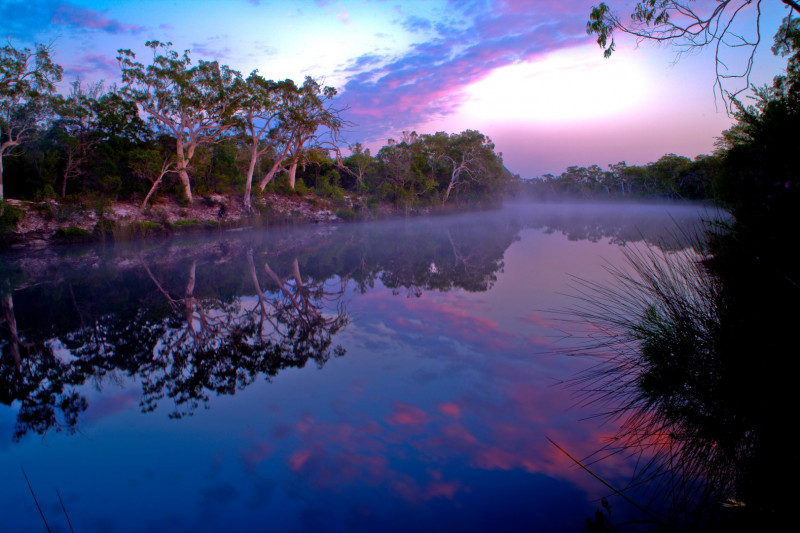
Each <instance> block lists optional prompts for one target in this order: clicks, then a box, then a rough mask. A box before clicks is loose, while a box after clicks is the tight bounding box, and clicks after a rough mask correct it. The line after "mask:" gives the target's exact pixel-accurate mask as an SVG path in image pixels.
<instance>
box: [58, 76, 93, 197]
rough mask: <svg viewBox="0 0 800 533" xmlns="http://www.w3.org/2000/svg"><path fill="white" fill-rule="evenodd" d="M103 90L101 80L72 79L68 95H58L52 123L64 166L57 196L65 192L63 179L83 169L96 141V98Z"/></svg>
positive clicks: (73, 177) (65, 193) (65, 179)
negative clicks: (85, 82)
mask: <svg viewBox="0 0 800 533" xmlns="http://www.w3.org/2000/svg"><path fill="white" fill-rule="evenodd" d="M102 90H103V85H102V84H101V83H96V84H91V85H83V84H82V83H81V82H80V80H77V81H75V82H73V84H72V89H71V90H70V93H69V95H68V96H67V97H66V98H65V97H62V96H61V95H58V96H56V97H55V99H54V108H55V113H56V116H57V117H58V118H57V119H56V122H55V126H56V128H57V130H58V132H59V133H60V135H59V137H58V144H59V145H61V147H62V148H63V150H64V155H65V159H66V161H65V166H64V175H63V177H62V182H61V197H62V198H64V197H65V196H66V195H67V181H69V180H71V179H75V178H77V177H80V176H81V175H83V174H84V173H85V172H86V164H87V162H88V159H89V156H90V155H91V151H92V147H93V146H94V145H95V144H96V143H97V141H98V140H99V137H98V134H97V133H98V132H97V127H96V126H97V118H98V117H97V111H98V106H97V100H98V98H99V95H100V93H101V92H102Z"/></svg>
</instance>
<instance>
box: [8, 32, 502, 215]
mask: <svg viewBox="0 0 800 533" xmlns="http://www.w3.org/2000/svg"><path fill="white" fill-rule="evenodd" d="M146 46H147V47H148V48H149V50H150V51H151V52H152V56H151V57H148V61H145V62H140V61H138V59H137V56H136V54H134V53H133V52H132V51H130V50H119V52H118V56H117V59H118V61H119V64H120V67H121V80H120V83H119V84H113V85H110V86H106V85H104V84H102V83H96V84H86V83H84V82H81V81H80V80H77V81H75V82H73V83H72V84H71V86H70V90H69V92H68V94H66V95H62V94H58V93H57V90H56V85H57V84H58V82H60V81H61V79H62V75H63V69H62V67H61V66H59V65H57V64H56V63H54V62H53V61H52V59H51V55H52V50H51V49H50V48H48V47H46V46H43V45H37V46H36V47H35V49H34V50H30V49H28V48H16V47H14V46H13V45H12V44H10V43H9V44H7V45H5V46H4V47H2V48H0V201H2V200H4V198H6V197H13V198H17V199H26V200H44V199H48V198H60V199H64V200H69V199H76V198H82V199H86V198H90V197H91V198H96V199H99V200H100V201H106V202H114V201H118V200H135V201H137V202H139V203H140V204H141V208H142V209H144V208H146V206H147V205H148V204H149V203H150V202H152V201H153V200H155V199H156V198H157V197H158V196H164V195H167V196H171V197H175V198H178V199H179V200H180V201H182V202H187V203H191V202H193V200H194V196H195V195H197V194H200V195H208V194H241V195H242V202H243V203H244V206H245V207H246V208H247V209H250V208H251V206H252V199H253V197H254V195H258V194H260V193H263V192H264V191H283V192H285V193H291V194H304V193H310V192H314V193H316V194H318V195H320V196H324V197H328V198H330V199H332V200H337V199H340V198H342V197H343V196H344V195H345V194H355V195H364V196H366V197H367V198H368V202H373V203H377V202H389V203H391V204H393V205H395V206H398V207H408V206H413V205H433V204H441V203H448V202H449V203H453V202H458V203H464V202H476V201H486V200H494V199H497V198H499V197H501V196H502V194H504V193H505V191H506V188H507V186H508V184H509V183H512V182H513V181H514V180H515V179H516V176H513V175H511V174H510V173H509V172H508V171H507V170H506V169H505V168H504V167H503V163H502V156H501V154H498V153H496V152H495V150H494V145H493V144H492V142H491V141H490V140H489V139H488V138H487V137H486V136H484V135H483V134H481V133H479V132H477V131H472V130H468V131H465V132H463V133H460V134H447V133H444V132H439V133H436V134H434V135H417V134H416V133H407V132H404V133H403V135H402V138H401V139H400V140H399V141H395V140H389V142H388V144H387V145H386V146H384V147H383V148H381V149H380V150H379V151H378V153H377V154H375V155H374V156H373V155H372V154H371V153H370V150H369V149H366V148H364V147H363V145H361V144H360V143H356V144H354V145H351V146H349V147H347V148H349V150H343V148H345V147H344V146H343V142H342V132H343V129H344V128H346V127H349V126H351V124H349V123H348V122H347V121H346V120H345V118H344V113H345V111H346V110H345V109H342V108H340V107H337V106H336V103H335V100H334V99H335V96H336V89H334V88H333V87H328V86H323V85H322V84H320V83H319V82H318V81H317V80H314V79H313V78H311V77H306V79H305V80H304V82H303V83H302V85H297V84H295V82H294V81H292V80H290V79H287V80H283V81H273V80H268V79H265V78H264V77H262V76H261V75H260V74H259V73H258V72H257V71H253V72H252V73H251V74H250V75H249V76H248V77H246V78H245V77H243V76H242V75H241V73H239V72H237V71H235V70H233V69H231V68H229V67H228V66H225V65H221V64H219V63H218V62H216V61H202V60H201V61H198V62H197V63H193V62H192V60H191V58H190V57H189V51H188V50H187V51H185V52H183V53H182V54H180V53H178V52H177V51H175V50H173V49H172V48H171V43H162V42H159V41H149V42H147V43H146ZM343 152H344V153H343ZM348 152H349V155H346V154H348ZM12 156H15V157H12Z"/></svg>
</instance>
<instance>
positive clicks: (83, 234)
mask: <svg viewBox="0 0 800 533" xmlns="http://www.w3.org/2000/svg"><path fill="white" fill-rule="evenodd" d="M53 238H54V239H56V240H58V241H61V242H86V241H90V240H92V232H91V231H89V230H86V229H83V228H79V227H76V226H67V227H65V228H58V229H57V230H56V232H55V234H54V235H53Z"/></svg>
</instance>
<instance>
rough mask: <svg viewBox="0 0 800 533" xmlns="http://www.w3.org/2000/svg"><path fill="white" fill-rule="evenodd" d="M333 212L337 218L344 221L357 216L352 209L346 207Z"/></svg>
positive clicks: (351, 219)
mask: <svg viewBox="0 0 800 533" xmlns="http://www.w3.org/2000/svg"><path fill="white" fill-rule="evenodd" d="M335 214H336V217H337V218H339V219H341V220H344V221H345V222H350V221H353V220H355V219H356V218H358V214H357V213H356V212H355V211H353V210H352V209H348V208H343V209H337V210H336V213H335Z"/></svg>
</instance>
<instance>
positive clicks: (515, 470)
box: [0, 204, 707, 531]
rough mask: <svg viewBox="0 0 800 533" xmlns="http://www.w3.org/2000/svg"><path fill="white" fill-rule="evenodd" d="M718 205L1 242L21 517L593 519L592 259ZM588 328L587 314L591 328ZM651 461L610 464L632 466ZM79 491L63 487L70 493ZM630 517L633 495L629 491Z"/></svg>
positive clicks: (523, 208)
mask: <svg viewBox="0 0 800 533" xmlns="http://www.w3.org/2000/svg"><path fill="white" fill-rule="evenodd" d="M703 216H707V213H706V211H705V210H704V209H703V208H698V207H691V206H676V205H669V206H667V205H650V206H635V205H625V206H620V205H607V206H587V205H582V206H547V205H533V204H531V205H522V204H518V205H511V206H507V207H506V208H505V209H504V210H502V211H499V212H492V213H484V214H478V215H470V216H452V217H435V218H420V219H412V220H408V221H402V222H385V223H384V222H379V223H370V224H359V225H355V224H353V225H341V226H324V227H303V228H296V229H285V228H284V229H274V230H265V231H260V232H226V233H222V234H218V235H214V236H204V237H202V238H201V237H196V238H188V239H175V240H169V241H163V242H148V243H139V244H137V245H130V246H106V247H97V248H74V249H73V248H69V249H59V250H56V251H39V252H28V253H26V254H23V255H19V254H17V255H14V254H7V255H5V256H2V257H0V294H2V297H3V301H2V316H0V335H2V337H0V343H2V344H1V345H2V359H0V394H2V404H0V468H2V472H3V476H2V480H1V481H0V513H2V516H3V517H4V518H3V523H4V525H3V529H4V530H7V531H42V530H44V522H43V520H42V518H41V516H40V515H39V512H38V510H37V508H36V504H35V502H34V500H33V497H32V496H31V493H30V491H29V489H28V486H27V484H26V480H25V477H24V476H23V470H22V469H24V471H25V472H26V473H27V476H28V479H29V480H30V483H31V486H32V487H33V490H34V491H35V494H36V496H37V498H38V501H39V504H40V505H41V507H42V512H43V513H44V516H45V519H46V520H47V522H48V524H49V526H50V528H51V529H52V530H53V531H68V530H69V526H68V524H67V519H66V517H65V513H64V511H63V510H62V507H61V503H60V502H59V496H58V494H60V496H61V499H62V500H63V504H64V507H65V508H66V510H67V513H68V516H69V519H70V520H71V522H72V525H73V527H74V528H75V531H143V530H150V531H219V530H272V531H407V530H410V529H412V528H413V529H418V530H425V531H436V530H445V529H446V530H448V531H531V530H535V531H583V530H584V520H585V519H586V518H587V517H590V516H592V515H593V514H594V511H595V509H597V508H598V505H599V499H600V498H601V497H604V496H606V495H607V494H608V489H606V488H605V487H603V486H602V485H601V484H600V483H598V482H597V481H595V480H594V479H592V478H591V477H590V476H589V475H588V474H586V473H585V472H583V471H582V470H580V469H578V468H577V467H576V466H575V465H574V464H573V463H572V462H571V461H570V460H569V459H568V458H567V457H566V456H564V455H563V454H562V453H561V452H560V451H558V450H557V449H556V448H555V447H554V446H553V445H552V444H550V443H549V442H548V440H547V437H549V438H551V439H553V440H554V441H556V442H558V443H559V444H560V445H562V446H563V447H564V448H565V449H567V450H569V451H570V453H572V454H573V455H575V456H576V457H586V456H588V455H590V454H591V453H592V452H593V451H595V450H597V449H599V448H600V447H601V446H602V444H603V442H604V438H605V437H607V436H609V435H611V434H613V433H614V431H615V429H616V428H615V427H614V425H613V424H612V423H609V422H603V421H602V420H598V419H596V418H592V414H593V413H592V411H591V409H590V408H587V407H579V406H577V405H576V399H575V397H574V396H573V395H571V393H570V391H569V390H568V389H566V388H565V387H564V386H563V382H564V381H565V380H569V379H570V378H571V377H573V376H574V375H575V373H576V372H578V371H580V370H581V369H583V368H586V367H587V366H588V365H590V364H592V361H591V360H587V359H585V358H580V357H567V356H565V355H564V351H566V350H569V348H570V346H574V344H575V343H576V342H578V341H576V340H575V339H574V338H573V337H570V335H573V334H575V333H578V334H581V329H582V328H581V324H579V323H576V322H574V321H569V320H568V321H563V320H560V319H559V318H564V317H563V316H559V315H557V314H554V313H552V311H553V310H558V309H564V308H567V307H569V306H570V305H572V304H574V299H573V298H572V297H571V296H570V295H574V294H575V288H574V279H573V278H572V277H571V276H576V277H578V278H581V279H584V280H588V281H599V282H602V281H604V280H607V279H608V278H609V277H610V275H609V274H608V272H607V270H606V268H607V267H608V266H609V265H618V264H621V263H622V262H623V261H624V256H623V251H624V250H625V249H630V248H631V247H637V246H644V245H645V243H647V242H649V243H656V242H658V241H659V240H660V239H662V238H667V237H669V236H670V235H674V234H675V232H676V227H679V228H686V227H690V226H692V225H693V224H695V223H696V222H697V221H698V220H699V218H700V217H703ZM584 333H585V330H584ZM627 469H628V465H627V464H626V462H625V459H624V458H612V459H609V460H606V461H603V462H601V463H598V464H597V465H596V470H597V472H598V473H600V474H601V475H603V476H605V477H607V478H608V479H609V480H611V481H614V482H618V483H624V480H625V473H626V471H627ZM56 490H58V494H57V492H56ZM620 512H622V511H620Z"/></svg>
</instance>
